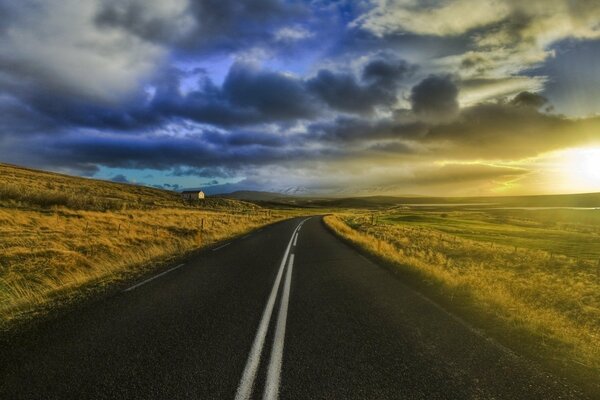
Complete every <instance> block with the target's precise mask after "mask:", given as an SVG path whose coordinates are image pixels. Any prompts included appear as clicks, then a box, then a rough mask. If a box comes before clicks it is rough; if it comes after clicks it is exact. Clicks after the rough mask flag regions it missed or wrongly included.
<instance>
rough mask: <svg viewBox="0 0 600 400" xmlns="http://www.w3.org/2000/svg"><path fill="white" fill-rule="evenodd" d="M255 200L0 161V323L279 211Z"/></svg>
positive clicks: (256, 223) (278, 216) (243, 229)
mask: <svg viewBox="0 0 600 400" xmlns="http://www.w3.org/2000/svg"><path fill="white" fill-rule="evenodd" d="M284 217H285V215H284V214H283V213H281V212H276V213H273V212H272V211H270V210H265V209H262V208H260V207H258V206H256V205H254V204H250V203H245V202H241V201H237V200H231V199H218V198H209V199H206V200H205V201H202V202H200V203H198V204H190V203H184V202H182V201H181V200H180V199H179V196H178V195H177V194H176V193H172V192H168V191H163V190H158V189H152V188H147V187H142V186H135V185H124V184H118V183H112V182H105V181H98V180H92V179H84V178H77V177H71V176H65V175H60V174H54V173H49V172H43V171H35V170H30V169H25V168H20V167H14V166H9V165H2V164H0V327H2V326H4V327H7V326H9V325H10V321H12V320H14V319H19V318H20V317H24V316H29V315H33V314H35V313H36V312H38V311H39V310H43V309H46V308H48V307H49V304H55V303H56V302H57V301H62V300H64V299H65V298H67V297H77V294H78V293H80V292H81V291H80V290H79V289H82V288H84V287H88V286H90V284H92V285H93V286H96V287H101V286H104V285H108V284H110V283H112V282H114V281H115V280H118V279H122V278H125V277H130V276H132V275H136V274H140V273H142V272H143V271H144V270H147V269H148V268H152V267H153V266H155V265H156V263H159V262H164V261H167V260H168V259H170V258H172V257H176V256H180V255H182V254H184V253H186V252H189V251H191V250H194V249H197V248H200V247H203V246H206V245H209V244H211V243H214V242H216V241H219V240H224V239H226V238H229V237H232V236H235V235H240V234H243V233H245V232H247V231H249V230H251V229H254V228H256V227H259V226H261V225H264V224H267V223H270V222H273V221H275V220H278V219H281V218H284Z"/></svg>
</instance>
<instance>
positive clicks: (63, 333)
mask: <svg viewBox="0 0 600 400" xmlns="http://www.w3.org/2000/svg"><path fill="white" fill-rule="evenodd" d="M122 289H123V290H121V291H119V293H116V294H115V295H112V296H109V297H108V298H104V299H102V300H98V301H96V302H92V303H90V304H88V305H86V306H85V307H83V308H80V309H78V310H77V311H76V312H72V313H69V314H67V315H63V316H61V317H58V318H55V319H53V320H51V321H47V322H45V323H43V324H40V325H38V326H37V327H36V328H32V329H30V330H29V331H27V332H23V333H22V334H20V335H19V336H18V337H14V336H13V337H11V338H9V339H7V338H4V339H3V340H2V341H1V342H0V399H15V400H16V399H250V398H252V399H259V398H261V399H277V398H280V399H585V398H586V397H585V396H584V395H583V394H582V393H580V392H578V391H577V389H575V388H573V387H570V386H569V385H568V384H566V383H564V382H563V381H562V380H560V379H558V378H556V377H554V376H552V375H551V374H549V373H546V372H544V371H542V370H541V369H540V368H539V367H537V366H536V365H535V364H533V363H530V362H528V361H527V360H525V359H523V358H521V357H518V356H516V355H514V354H512V353H511V352H510V351H507V350H506V349H504V348H502V347H501V346H499V345H497V344H496V343H495V342H493V341H491V340H488V339H486V338H485V337H483V336H481V335H480V334H478V333H477V332H476V331H475V330H473V329H471V328H470V327H469V326H467V325H466V324H464V323H462V322H461V321H460V320H459V319H457V318H455V317H453V316H452V315H450V314H448V313H447V312H445V311H444V310H443V309H441V308H440V307H438V306H436V305H435V304H434V303H432V302H431V301H429V300H427V299H426V298H425V297H423V296H422V295H420V294H418V293H417V292H415V291H413V290H412V289H410V288H408V287H407V286H405V285H404V284H403V283H402V282H400V281H399V280H398V279H397V278H396V277H394V276H392V274H391V273H389V272H388V271H386V270H384V269H382V268H380V267H378V266H377V265H374V264H373V263H372V262H370V261H368V260H367V259H365V258H363V257H362V256H361V255H360V254H359V253H358V252H357V251H355V250H354V249H352V248H350V247H349V246H348V245H346V244H344V243H342V242H341V241H340V240H338V239H337V238H336V237H334V236H333V235H332V234H331V233H330V232H329V231H328V230H327V229H326V228H325V227H324V226H323V223H322V221H321V218H320V217H312V218H310V219H306V218H296V219H293V220H289V221H284V222H281V223H277V224H274V225H272V226H269V227H266V228H264V229H262V230H260V231H259V232H254V233H252V234H251V235H248V236H246V237H243V238H239V239H237V240H234V241H232V242H229V243H226V245H225V246H219V247H217V248H214V249H210V250H207V251H204V252H203V253H201V254H200V255H198V256H195V257H193V258H191V259H189V260H187V261H186V262H185V263H183V264H180V265H176V266H172V267H171V268H168V269H166V270H165V271H163V272H160V273H156V274H155V275H151V276H148V277H146V278H145V279H140V280H139V281H138V282H132V283H130V284H129V285H127V286H124V287H123V288H122Z"/></svg>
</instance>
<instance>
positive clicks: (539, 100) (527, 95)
mask: <svg viewBox="0 0 600 400" xmlns="http://www.w3.org/2000/svg"><path fill="white" fill-rule="evenodd" d="M510 103H511V104H513V105H515V106H517V107H532V108H540V107H542V106H543V105H545V104H547V103H548V99H547V98H545V97H544V96H542V95H539V94H537V93H531V92H521V93H519V94H517V95H516V96H515V97H514V98H513V99H512V100H511V101H510Z"/></svg>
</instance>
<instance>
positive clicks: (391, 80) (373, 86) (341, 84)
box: [307, 59, 414, 113]
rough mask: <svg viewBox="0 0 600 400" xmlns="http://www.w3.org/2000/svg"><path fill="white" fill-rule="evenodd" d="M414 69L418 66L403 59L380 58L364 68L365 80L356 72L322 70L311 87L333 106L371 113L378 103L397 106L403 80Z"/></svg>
mask: <svg viewBox="0 0 600 400" xmlns="http://www.w3.org/2000/svg"><path fill="white" fill-rule="evenodd" d="M413 71H414V67H413V66H411V65H409V64H408V63H407V62H405V61H403V60H400V61H395V62H394V61H388V60H384V59H378V60H373V61H371V62H369V63H368V64H367V65H366V66H365V67H364V69H363V72H362V82H359V81H358V79H357V78H356V77H355V76H354V75H353V74H349V73H343V72H338V73H336V72H332V71H329V70H321V71H319V72H318V73H317V76H316V77H314V78H312V79H310V80H308V81H307V86H308V88H309V90H311V91H312V92H313V93H315V94H316V95H317V96H318V97H319V98H321V99H322V100H323V101H324V102H325V103H327V105H329V106H330V107H331V108H333V109H336V110H340V111H345V112H352V113H370V112H372V111H373V110H374V109H375V108H376V107H377V106H387V107H390V106H392V105H394V103H395V102H396V99H397V89H398V86H399V84H400V82H402V80H403V79H404V78H405V77H406V76H407V75H408V74H410V73H411V72H413Z"/></svg>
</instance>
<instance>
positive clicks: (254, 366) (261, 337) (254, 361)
mask: <svg viewBox="0 0 600 400" xmlns="http://www.w3.org/2000/svg"><path fill="white" fill-rule="evenodd" d="M300 224H301V223H300ZM300 224H298V226H297V227H296V229H294V232H293V233H292V236H291V237H290V241H289V242H288V245H287V247H286V249H285V252H284V253H283V258H282V259H281V264H280V265H279V271H278V272H277V277H276V278H275V282H274V283H273V288H272V289H271V294H270V295H269V299H268V300H267V304H266V306H265V309H264V311H263V315H262V317H261V320H260V323H259V325H258V330H257V331H256V336H255V337H254V342H252V348H251V349H250V353H249V354H248V360H247V361H246V366H245V367H244V372H243V374H242V378H241V379H240V383H239V384H238V388H237V392H236V394H235V398H236V400H247V399H249V398H250V396H251V395H252V387H253V386H254V380H255V378H256V372H257V371H258V366H259V364H260V357H261V354H262V350H263V347H264V344H265V338H266V336H267V330H268V329H269V322H270V321H271V314H272V313H273V307H274V305H275V300H276V298H277V292H278V291H279V285H280V282H281V277H282V275H283V270H284V268H285V263H286V261H287V258H288V255H289V253H290V249H291V247H292V240H293V238H294V235H295V234H296V232H297V231H298V228H299V227H300Z"/></svg>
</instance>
